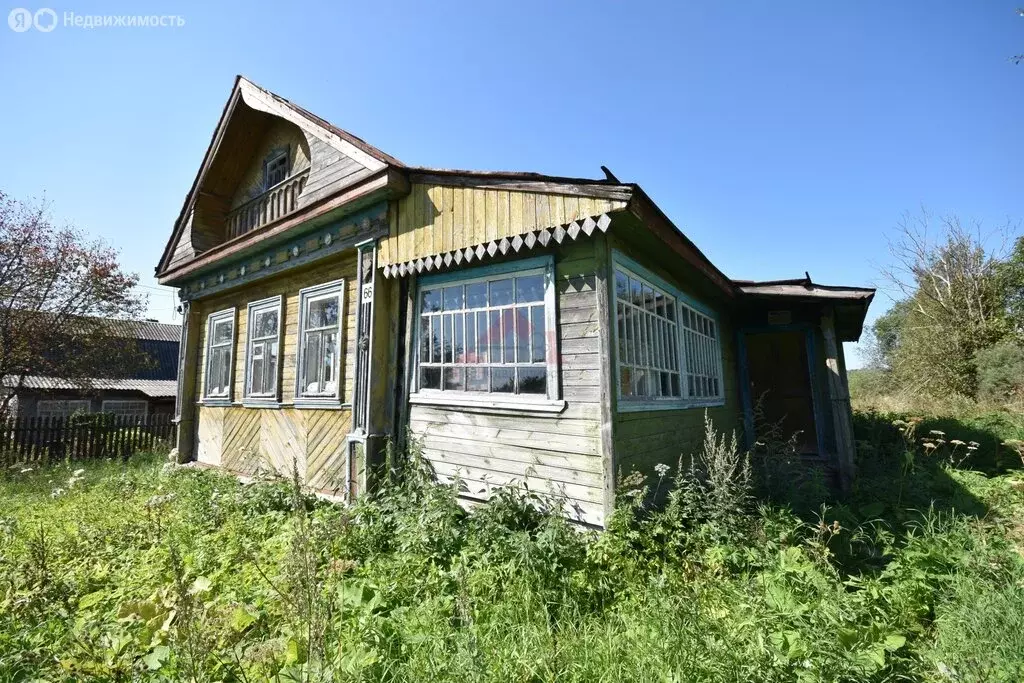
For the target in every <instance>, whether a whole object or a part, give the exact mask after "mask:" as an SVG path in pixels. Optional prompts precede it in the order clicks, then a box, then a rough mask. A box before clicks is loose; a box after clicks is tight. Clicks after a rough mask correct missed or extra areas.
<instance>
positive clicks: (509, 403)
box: [409, 255, 565, 412]
mask: <svg viewBox="0 0 1024 683" xmlns="http://www.w3.org/2000/svg"><path fill="white" fill-rule="evenodd" d="M538 274H540V275H543V276H544V298H543V300H542V301H541V302H536V303H534V304H532V305H533V306H536V305H539V304H541V303H542V304H543V306H544V336H545V339H544V342H545V348H544V355H545V359H544V361H543V367H544V368H545V371H546V382H547V385H546V391H545V393H543V394H513V393H502V392H491V391H490V390H489V389H488V391H459V390H446V389H443V388H442V389H426V388H423V387H421V386H420V349H421V346H422V343H421V342H422V340H421V336H422V335H421V326H420V321H421V319H422V311H421V308H422V304H423V291H424V290H426V289H443V288H444V287H450V286H452V285H456V284H458V285H470V284H474V283H479V282H486V281H490V280H498V279H504V278H515V277H523V276H527V275H538ZM555 294H556V292H555V263H554V257H553V256H550V255H548V256H539V257H535V258H529V259H522V260H519V261H512V262H509V263H501V264H495V265H488V266H476V267H473V268H466V269H465V270H461V271H455V272H453V273H444V274H437V275H428V276H424V277H422V278H420V279H419V282H418V283H417V287H416V307H415V309H416V311H415V326H416V327H415V334H414V335H413V337H414V340H415V341H414V344H413V349H414V351H413V354H412V358H413V363H412V369H411V372H412V387H413V391H412V393H411V394H410V397H409V402H410V403H413V404H427V405H442V406H467V407H488V408H496V409H509V410H524V411H540V412H559V411H561V410H562V409H564V408H565V401H564V400H561V399H560V397H559V392H560V375H559V360H558V311H557V308H556V296H555ZM515 306H516V304H515V303H513V304H509V305H508V307H509V308H514V307H515ZM520 306H522V304H520ZM499 308H504V307H499ZM489 310H490V309H489ZM531 364H532V363H531ZM536 365H537V367H541V363H540V362H537V364H536ZM487 366H488V367H491V364H489V363H488V364H487ZM466 367H470V365H467V366H466ZM511 367H515V366H511ZM442 382H443V377H442Z"/></svg>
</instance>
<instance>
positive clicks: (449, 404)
mask: <svg viewBox="0 0 1024 683" xmlns="http://www.w3.org/2000/svg"><path fill="white" fill-rule="evenodd" d="M409 403H411V404H413V405H425V406H440V407H444V408H477V409H479V410H503V411H504V410H508V411H515V412H524V413H560V412H562V411H563V410H565V405H566V403H565V401H564V400H560V399H559V400H551V399H548V398H539V397H538V398H536V399H504V400H502V399H494V398H476V397H475V396H464V395H463V396H444V395H440V394H438V395H431V394H412V395H410V396H409Z"/></svg>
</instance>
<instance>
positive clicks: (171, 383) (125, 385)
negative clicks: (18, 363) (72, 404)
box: [3, 375, 178, 398]
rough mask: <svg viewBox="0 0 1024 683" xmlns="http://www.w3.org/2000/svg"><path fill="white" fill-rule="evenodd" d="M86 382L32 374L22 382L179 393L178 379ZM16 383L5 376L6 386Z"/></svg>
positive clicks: (37, 385)
mask: <svg viewBox="0 0 1024 683" xmlns="http://www.w3.org/2000/svg"><path fill="white" fill-rule="evenodd" d="M86 382H87V383H88V386H82V385H80V384H76V383H75V382H71V381H68V380H66V379H57V378H56V377H40V376H38V375H32V376H28V377H26V378H25V381H24V382H23V383H22V388H24V389H40V390H44V391H46V390H48V391H60V390H65V391H81V390H90V389H102V390H104V391H139V392H142V393H143V394H145V395H146V396H149V397H150V398H174V396H176V395H177V393H178V382H177V381H176V380H159V379H104V378H91V379H88V380H86ZM14 383H15V380H14V378H12V377H5V378H4V381H3V384H4V385H5V386H8V387H12V386H14Z"/></svg>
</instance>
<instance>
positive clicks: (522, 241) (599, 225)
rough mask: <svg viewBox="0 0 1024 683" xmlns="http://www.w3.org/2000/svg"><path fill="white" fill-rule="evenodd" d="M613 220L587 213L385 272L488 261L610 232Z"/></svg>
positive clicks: (388, 274)
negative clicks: (588, 215)
mask: <svg viewBox="0 0 1024 683" xmlns="http://www.w3.org/2000/svg"><path fill="white" fill-rule="evenodd" d="M611 224H612V219H611V218H609V217H608V214H606V213H603V214H601V215H600V216H596V217H587V218H585V219H583V220H582V221H573V222H571V223H567V224H566V225H556V226H554V227H551V228H541V229H540V230H533V231H530V232H527V233H523V234H521V235H516V236H514V237H512V238H511V239H510V238H508V237H503V238H501V239H500V240H494V241H492V242H484V243H482V244H476V245H473V246H469V247H465V248H459V249H454V250H452V251H448V252H442V253H440V254H432V255H430V256H424V257H421V258H417V259H413V260H411V261H404V262H402V263H394V264H392V265H389V266H384V267H383V268H382V271H383V273H384V277H388V278H390V277H405V276H406V275H411V274H413V273H423V272H429V271H433V270H443V269H446V268H450V267H451V266H452V264H454V265H456V266H459V265H461V264H462V263H463V262H465V263H472V262H473V261H484V260H486V259H489V258H494V257H495V256H499V255H500V256H504V255H505V254H510V253H511V254H514V253H517V252H520V251H529V250H531V249H533V248H534V247H536V246H538V245H539V246H541V247H546V246H548V245H549V244H551V243H552V242H553V243H555V244H562V243H563V242H569V241H572V240H576V239H579V238H580V237H590V236H591V235H593V234H594V233H595V232H608V228H609V226H611Z"/></svg>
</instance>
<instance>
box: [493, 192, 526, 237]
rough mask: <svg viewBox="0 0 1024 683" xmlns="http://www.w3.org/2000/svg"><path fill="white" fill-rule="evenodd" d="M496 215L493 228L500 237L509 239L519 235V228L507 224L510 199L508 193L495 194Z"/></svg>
mask: <svg viewBox="0 0 1024 683" xmlns="http://www.w3.org/2000/svg"><path fill="white" fill-rule="evenodd" d="M496 201H497V204H498V206H497V215H496V216H495V228H496V230H495V231H496V232H497V234H498V235H500V236H501V237H511V236H513V235H519V234H521V231H520V230H519V226H513V225H511V224H509V206H510V202H511V198H510V197H509V193H508V192H499V193H496Z"/></svg>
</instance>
